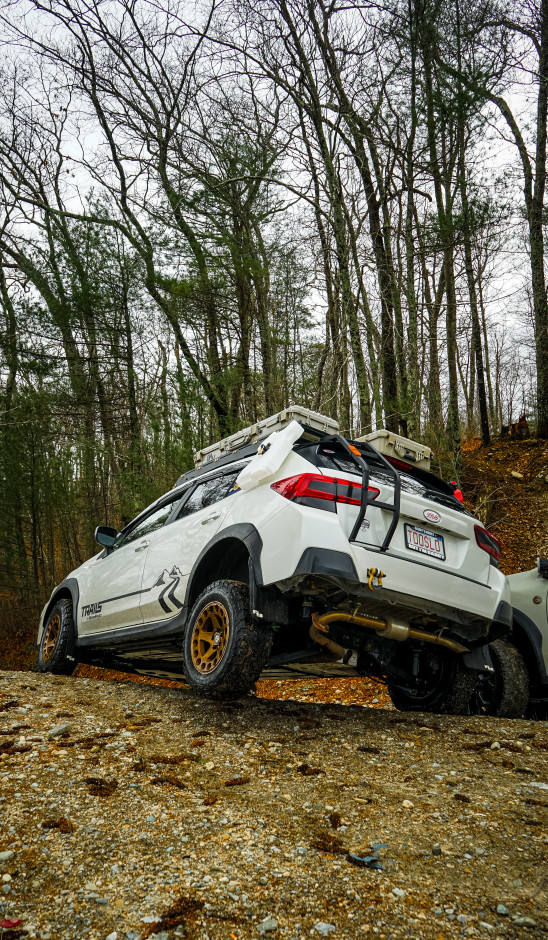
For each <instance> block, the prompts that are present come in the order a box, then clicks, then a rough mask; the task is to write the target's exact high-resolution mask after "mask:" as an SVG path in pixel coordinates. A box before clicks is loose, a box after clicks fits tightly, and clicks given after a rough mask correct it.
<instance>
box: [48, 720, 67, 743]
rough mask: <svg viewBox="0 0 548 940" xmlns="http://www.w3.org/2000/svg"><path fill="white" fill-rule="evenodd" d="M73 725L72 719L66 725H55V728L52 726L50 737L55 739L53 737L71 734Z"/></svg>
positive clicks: (49, 732)
mask: <svg viewBox="0 0 548 940" xmlns="http://www.w3.org/2000/svg"><path fill="white" fill-rule="evenodd" d="M71 729H72V725H71V723H70V721H67V722H66V723H65V724H64V725H55V728H52V729H51V731H48V738H49V739H50V740H53V738H63V737H65V735H67V734H70V732H71Z"/></svg>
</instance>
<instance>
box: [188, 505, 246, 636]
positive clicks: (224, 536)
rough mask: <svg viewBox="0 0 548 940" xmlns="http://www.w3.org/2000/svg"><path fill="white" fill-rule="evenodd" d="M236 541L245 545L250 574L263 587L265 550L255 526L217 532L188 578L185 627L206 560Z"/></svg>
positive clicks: (203, 550) (243, 526) (231, 527)
mask: <svg viewBox="0 0 548 940" xmlns="http://www.w3.org/2000/svg"><path fill="white" fill-rule="evenodd" d="M234 539H236V540H237V541H238V542H242V543H243V545H245V547H246V550H247V553H248V555H249V565H250V569H251V570H250V574H252V576H253V577H252V581H253V582H254V583H255V584H256V585H259V586H262V584H263V573H262V568H261V552H262V550H263V540H262V538H261V536H260V535H259V533H258V531H257V529H256V528H255V526H254V525H252V524H251V523H250V522H240V523H236V524H235V525H231V526H227V528H226V529H221V531H220V532H216V533H215V535H214V536H213V538H212V539H210V541H209V542H208V543H207V545H205V546H204V548H203V549H202V551H201V552H200V554H199V555H198V557H197V559H196V561H195V562H194V565H193V566H192V570H191V572H190V574H189V576H188V581H187V583H186V590H185V600H184V605H183V610H182V611H181V615H182V616H181V619H182V622H183V623H184V624H185V625H186V621H187V618H188V614H189V612H190V609H191V608H192V604H193V603H194V596H193V595H194V591H193V588H194V584H195V579H196V575H197V573H198V571H199V570H200V567H201V564H202V562H203V560H204V558H205V557H206V556H207V555H208V554H209V553H210V552H211V550H212V549H213V548H215V547H216V546H217V545H219V544H220V543H221V542H224V541H234ZM213 580H214V579H213Z"/></svg>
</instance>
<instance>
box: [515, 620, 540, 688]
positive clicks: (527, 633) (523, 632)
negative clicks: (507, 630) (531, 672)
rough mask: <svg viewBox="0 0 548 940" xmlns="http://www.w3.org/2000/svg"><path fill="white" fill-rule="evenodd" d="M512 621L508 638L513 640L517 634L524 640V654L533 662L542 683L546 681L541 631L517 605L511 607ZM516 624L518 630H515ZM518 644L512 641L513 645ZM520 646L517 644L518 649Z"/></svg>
mask: <svg viewBox="0 0 548 940" xmlns="http://www.w3.org/2000/svg"><path fill="white" fill-rule="evenodd" d="M513 616H514V623H513V628H512V634H511V635H510V640H513V639H514V638H515V637H516V636H519V637H520V639H523V640H524V641H525V645H526V650H525V652H526V655H527V658H528V659H529V662H533V663H534V666H535V668H536V671H537V673H538V676H539V678H540V681H541V682H542V683H546V682H548V674H547V671H546V663H545V661H544V655H543V652H542V633H541V632H540V630H539V628H538V627H537V625H536V623H534V622H533V621H532V620H531V618H530V617H528V616H527V614H524V613H523V611H521V610H518V608H517V607H514V609H513ZM516 626H517V627H518V631H516ZM517 645H518V644H516V643H514V646H517ZM519 648H520V647H519V646H518V649H519Z"/></svg>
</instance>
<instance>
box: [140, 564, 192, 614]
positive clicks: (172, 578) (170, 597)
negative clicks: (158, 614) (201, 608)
mask: <svg viewBox="0 0 548 940" xmlns="http://www.w3.org/2000/svg"><path fill="white" fill-rule="evenodd" d="M181 578H182V574H181V572H180V571H179V569H178V568H177V565H174V566H173V568H172V569H171V571H170V572H169V573H168V570H167V568H164V570H163V571H162V574H161V575H160V577H159V578H158V580H157V581H155V582H154V584H153V585H152V588H148V590H149V591H151V590H152V589H153V588H155V587H160V586H161V585H165V587H164V589H163V591H162V592H161V593H160V596H159V598H158V600H159V602H160V607H161V608H162V610H165V612H166V614H169V613H171V611H172V610H180V609H181V607H182V606H183V605H182V604H181V601H179V600H177V598H176V597H175V591H176V590H177V588H178V587H179V581H180V580H181ZM168 601H170V602H171V603H172V604H173V608H172V607H170V606H169V604H168Z"/></svg>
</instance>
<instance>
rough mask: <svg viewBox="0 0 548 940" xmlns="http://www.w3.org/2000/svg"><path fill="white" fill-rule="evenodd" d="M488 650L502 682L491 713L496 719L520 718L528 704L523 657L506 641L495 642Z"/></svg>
mask: <svg viewBox="0 0 548 940" xmlns="http://www.w3.org/2000/svg"><path fill="white" fill-rule="evenodd" d="M489 649H490V650H491V656H492V658H493V659H494V660H495V668H498V669H499V675H500V678H501V680H502V682H501V694H500V699H499V701H498V702H497V703H496V705H495V710H494V712H493V713H494V714H495V715H496V716H497V718H522V717H523V715H524V713H525V710H526V708H527V704H528V702H529V675H528V672H527V666H526V664H525V661H524V659H523V656H522V655H521V653H520V651H519V650H518V649H516V647H515V646H513V645H512V643H509V642H508V640H495V641H494V642H493V643H491V645H490V647H489Z"/></svg>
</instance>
